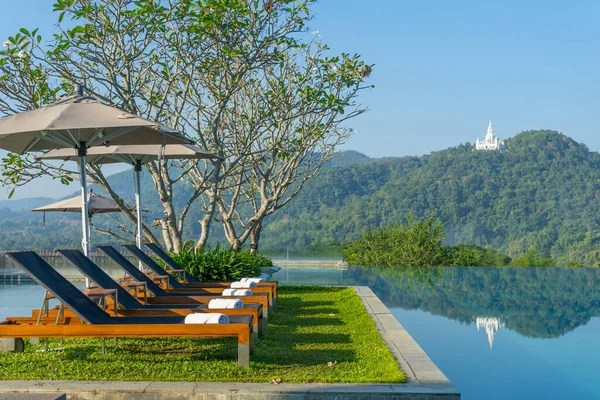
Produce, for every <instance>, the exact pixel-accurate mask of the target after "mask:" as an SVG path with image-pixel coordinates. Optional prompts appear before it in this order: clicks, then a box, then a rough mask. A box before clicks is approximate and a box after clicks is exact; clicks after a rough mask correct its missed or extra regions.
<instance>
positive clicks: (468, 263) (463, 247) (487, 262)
mask: <svg viewBox="0 0 600 400" xmlns="http://www.w3.org/2000/svg"><path fill="white" fill-rule="evenodd" d="M446 253H447V257H448V262H447V265H450V266H460V267H473V266H479V267H484V266H488V267H489V266H494V267H503V266H505V265H508V263H510V261H511V259H510V257H508V256H507V255H505V254H502V253H500V252H499V251H497V250H494V249H489V248H486V247H481V246H476V245H470V244H459V245H458V246H446Z"/></svg>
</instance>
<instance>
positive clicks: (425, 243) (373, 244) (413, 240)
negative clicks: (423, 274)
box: [344, 215, 446, 267]
mask: <svg viewBox="0 0 600 400" xmlns="http://www.w3.org/2000/svg"><path fill="white" fill-rule="evenodd" d="M444 236H445V234H444V230H443V228H442V225H441V224H440V223H439V222H438V221H436V220H435V216H434V215H432V216H431V217H429V218H426V219H424V220H422V221H414V220H413V219H412V218H408V219H407V223H406V224H399V225H395V226H388V227H384V228H378V229H372V230H368V231H366V232H364V233H363V238H362V239H359V240H356V241H354V242H350V243H348V244H347V245H346V246H345V247H344V260H345V261H347V262H348V264H350V265H361V266H380V267H383V266H390V267H395V266H405V267H413V266H424V267H430V266H439V265H444V263H445V261H446V256H445V251H444V249H443V247H442V240H444Z"/></svg>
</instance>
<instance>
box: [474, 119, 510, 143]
mask: <svg viewBox="0 0 600 400" xmlns="http://www.w3.org/2000/svg"><path fill="white" fill-rule="evenodd" d="M504 149H506V146H505V145H504V142H503V141H502V140H500V139H498V137H497V136H496V135H495V134H494V127H493V126H492V120H490V124H489V125H488V129H487V133H486V134H485V138H484V139H483V140H479V138H477V141H476V142H475V150H478V151H479V150H504Z"/></svg>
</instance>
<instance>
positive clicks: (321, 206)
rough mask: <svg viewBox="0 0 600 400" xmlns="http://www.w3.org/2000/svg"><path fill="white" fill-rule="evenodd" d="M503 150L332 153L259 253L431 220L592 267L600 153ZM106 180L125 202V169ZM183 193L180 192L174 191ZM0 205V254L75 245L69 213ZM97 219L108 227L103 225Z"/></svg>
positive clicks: (502, 245)
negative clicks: (374, 154) (375, 155)
mask: <svg viewBox="0 0 600 400" xmlns="http://www.w3.org/2000/svg"><path fill="white" fill-rule="evenodd" d="M506 144H507V147H508V150H507V151H505V152H494V151H492V152H475V151H473V146H472V145H470V144H465V145H461V146H458V147H455V148H450V149H447V150H443V151H439V152H434V153H431V154H428V155H425V156H421V157H401V158H382V159H373V158H369V157H367V156H365V155H363V154H361V153H358V152H355V151H347V152H343V153H340V154H338V156H337V157H336V158H335V159H333V160H332V161H330V162H328V163H327V165H326V166H325V167H324V168H323V169H322V170H321V172H320V173H319V174H318V175H317V176H316V177H315V178H314V179H313V180H312V181H310V182H309V183H308V184H307V185H306V186H305V188H304V189H303V191H302V192H301V193H300V194H299V195H298V197H297V198H296V199H294V200H293V201H292V202H291V203H290V204H288V205H287V206H286V207H284V208H283V209H281V210H279V211H278V212H277V213H276V214H275V215H273V216H270V217H268V218H267V219H266V221H265V223H264V232H263V235H262V240H261V248H263V249H265V248H273V247H284V246H288V245H289V246H306V245H311V244H328V243H332V242H344V241H347V240H353V239H357V238H358V237H359V236H360V235H361V232H362V230H363V229H364V228H366V227H373V226H382V225H388V224H394V223H397V222H399V221H401V220H402V219H403V218H404V217H405V216H407V215H412V216H414V217H416V218H421V217H425V216H429V215H431V213H432V212H435V213H436V215H437V217H438V219H439V220H441V221H442V222H443V223H444V224H445V229H446V231H447V232H448V233H449V236H448V238H447V242H448V243H471V244H480V245H490V246H492V247H494V248H497V249H499V250H502V251H504V252H507V253H508V254H509V255H512V256H516V255H519V254H520V253H522V252H523V251H524V250H525V249H527V248H530V247H534V248H536V249H537V250H538V251H540V252H542V253H543V254H544V255H546V256H552V257H553V258H557V259H558V260H559V262H566V261H568V260H573V261H579V262H584V261H585V262H586V263H590V264H591V263H595V262H596V261H597V257H598V256H599V254H598V251H597V250H596V248H598V247H600V246H599V245H600V240H599V239H600V221H599V215H600V214H599V209H600V192H599V190H598V189H599V186H600V154H599V153H597V152H591V151H589V149H588V148H587V147H586V146H585V145H583V144H580V143H577V142H575V141H573V140H572V139H570V138H569V137H567V136H564V135H562V134H560V133H557V132H554V131H527V132H523V133H520V134H518V135H516V136H515V137H513V138H511V139H508V140H506ZM110 180H111V182H113V186H114V187H115V188H116V189H117V191H118V192H119V193H120V194H122V195H123V196H125V198H126V199H129V200H131V198H132V197H133V193H132V185H131V180H132V176H131V171H125V172H123V173H120V174H116V175H114V176H112V177H111V178H110ZM142 181H143V185H142V186H143V192H144V193H143V194H144V208H146V209H148V210H149V212H148V213H147V214H146V217H147V218H148V219H149V220H153V219H154V218H159V217H160V216H161V215H162V211H161V208H160V205H159V203H158V199H157V197H156V191H155V190H154V187H153V184H152V183H151V181H150V180H149V177H148V175H147V174H144V176H143V179H142ZM74 189H75V188H74ZM189 190H191V188H187V187H186V188H183V187H180V188H179V189H178V192H177V193H181V191H189ZM177 193H176V194H177ZM175 198H176V200H177V199H178V198H182V199H183V198H186V196H175ZM42 200H44V201H46V200H47V201H49V200H48V199H32V200H31V202H30V203H31V204H29V203H28V204H27V207H25V208H27V209H28V208H30V207H31V206H34V205H35V206H39V205H41V204H38V203H39V202H40V201H42ZM19 202H21V203H23V201H22V200H20V201H19ZM5 203H6V202H4V203H2V204H0V249H11V248H23V246H26V247H27V248H54V247H58V246H63V247H65V246H77V244H78V243H79V240H80V238H79V230H78V229H77V228H76V227H74V225H77V224H78V223H79V218H78V216H77V215H67V214H62V213H61V214H58V215H50V214H49V215H48V217H47V227H46V229H43V228H42V226H41V216H39V215H32V214H33V213H30V212H28V211H18V208H19V207H17V208H15V207H11V205H9V204H5ZM34 203H35V204H34ZM23 204H25V203H23ZM7 206H9V207H8V208H7ZM176 207H181V204H176ZM20 208H23V207H20ZM199 218H200V214H199V213H198V211H197V210H194V211H193V212H192V213H191V214H190V217H189V221H190V223H189V226H188V227H187V228H186V236H187V237H191V238H195V237H198V234H199V228H198V226H197V224H194V223H192V222H193V221H197V220H198V219H199ZM95 220H96V223H98V224H100V225H102V226H107V225H108V224H111V221H110V220H108V219H106V217H102V216H99V217H96V218H95ZM215 228H217V227H216V224H215ZM97 240H101V238H100V239H97ZM215 242H222V243H225V240H224V237H223V233H222V229H221V228H218V229H215V230H213V231H212V232H211V243H212V244H214V243H215Z"/></svg>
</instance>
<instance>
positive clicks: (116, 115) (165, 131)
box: [0, 96, 191, 154]
mask: <svg viewBox="0 0 600 400" xmlns="http://www.w3.org/2000/svg"><path fill="white" fill-rule="evenodd" d="M82 142H83V143H84V146H85V147H92V146H97V145H100V144H107V145H123V144H170V143H191V141H190V140H188V139H186V138H184V137H183V136H181V135H179V134H178V133H177V131H175V130H173V129H170V128H168V127H166V126H164V125H162V124H159V123H157V122H154V121H150V120H147V119H145V118H141V117H138V116H136V115H133V114H129V113H127V112H125V111H122V110H119V109H118V108H114V107H111V106H108V105H106V104H102V103H100V102H98V101H97V100H96V99H94V98H92V97H88V96H73V97H69V98H66V99H64V100H61V101H58V102H56V103H53V104H50V105H47V106H45V107H41V108H38V109H35V110H32V111H26V112H22V113H19V114H14V115H11V116H9V117H6V118H3V119H0V148H3V149H5V150H8V151H11V152H14V153H19V154H22V153H27V152H33V151H42V150H51V149H59V148H65V147H66V148H78V147H80V146H81V144H82Z"/></svg>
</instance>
